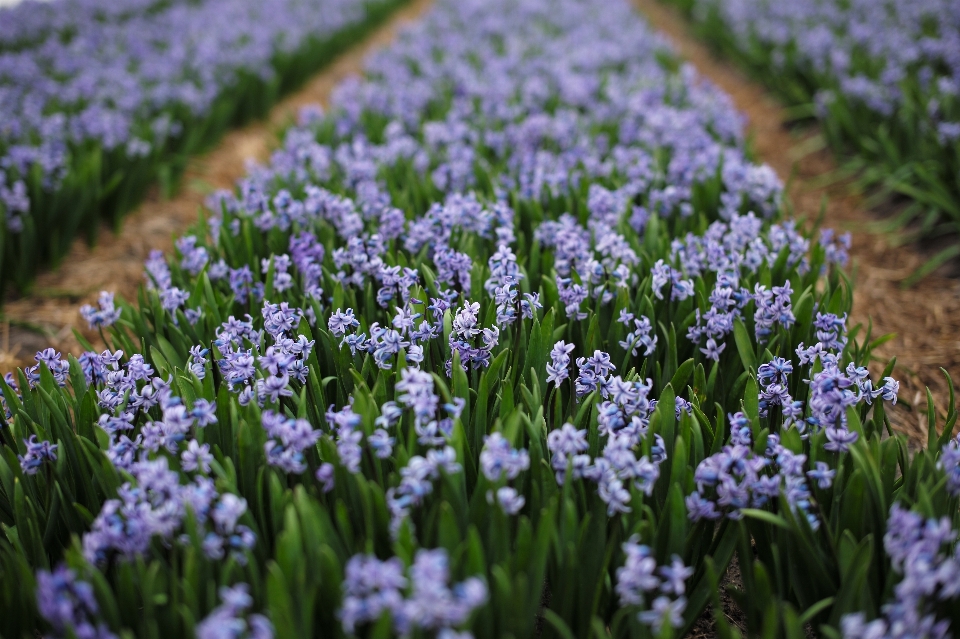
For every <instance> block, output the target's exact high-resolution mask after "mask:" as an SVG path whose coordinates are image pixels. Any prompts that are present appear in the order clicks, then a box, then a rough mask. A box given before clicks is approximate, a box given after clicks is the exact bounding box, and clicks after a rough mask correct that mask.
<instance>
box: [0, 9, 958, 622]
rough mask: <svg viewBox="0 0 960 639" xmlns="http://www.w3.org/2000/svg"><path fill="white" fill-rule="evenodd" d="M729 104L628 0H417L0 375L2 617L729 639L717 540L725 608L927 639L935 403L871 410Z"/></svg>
mask: <svg viewBox="0 0 960 639" xmlns="http://www.w3.org/2000/svg"><path fill="white" fill-rule="evenodd" d="M741 127H742V122H741V118H740V116H739V115H738V114H737V113H736V111H735V110H734V109H733V108H732V107H731V105H730V102H729V100H728V99H727V98H726V96H724V95H723V94H722V93H720V92H719V91H718V90H717V89H715V88H714V87H712V86H710V85H709V84H707V83H705V82H703V81H701V80H699V79H698V78H697V77H696V75H695V73H694V72H693V71H692V70H691V69H690V68H689V67H687V66H684V65H682V64H681V63H680V62H679V61H678V60H677V58H676V57H675V56H674V54H673V53H672V51H671V50H670V49H669V48H668V47H667V46H666V45H665V43H664V41H663V40H662V39H660V38H659V37H658V36H657V35H656V34H654V33H652V32H651V31H650V30H649V29H648V28H647V27H646V26H645V25H644V24H643V23H642V22H641V20H640V18H639V17H638V16H637V15H636V14H635V13H634V12H633V11H632V9H631V7H630V6H629V5H628V4H627V3H626V2H623V1H620V0H618V1H615V2H602V3H601V2H598V1H597V0H439V1H438V2H437V3H436V5H435V6H434V8H433V9H432V10H431V11H430V12H429V13H428V14H427V15H426V16H425V17H424V18H423V19H422V20H421V21H420V22H419V23H417V24H416V25H415V26H413V27H412V28H410V29H409V30H408V31H406V32H405V33H404V34H403V35H402V36H401V37H400V38H399V39H398V41H397V42H395V43H394V44H393V45H391V46H390V47H389V48H387V49H386V50H384V51H383V52H381V53H380V54H378V55H376V56H374V57H373V58H372V59H371V60H370V62H369V64H368V67H367V76H366V78H365V79H363V80H359V79H354V80H349V81H346V82H345V83H344V84H342V85H341V86H340V87H339V89H338V90H337V92H336V95H335V98H334V100H333V104H332V106H331V108H330V110H329V113H323V112H321V111H320V110H318V109H312V110H307V111H305V112H304V113H303V115H302V118H301V122H300V124H299V125H298V126H296V127H294V128H291V129H290V130H289V131H288V132H287V133H286V136H285V138H284V142H283V145H282V146H281V148H279V149H278V150H277V151H276V152H275V153H274V155H273V157H272V158H271V160H270V163H269V165H268V166H260V167H254V168H253V169H251V171H250V173H249V175H248V176H247V178H245V179H244V180H243V181H242V182H241V183H240V184H239V186H238V188H237V190H236V191H234V192H225V193H219V194H217V195H216V196H215V197H213V198H211V202H210V215H209V217H208V218H207V220H206V221H205V222H203V223H202V224H200V225H199V226H198V227H197V228H196V229H194V231H193V232H192V233H190V234H188V235H185V236H183V237H182V238H180V239H179V241H178V242H177V250H176V254H174V255H169V256H164V255H162V254H160V253H155V254H153V255H151V257H150V259H149V260H148V262H147V264H146V286H145V288H144V289H143V290H142V291H141V294H140V296H139V299H138V300H137V303H136V304H131V303H128V302H126V301H122V300H117V299H115V298H114V297H113V296H112V295H110V294H109V293H105V294H103V295H102V296H101V298H100V300H99V302H98V304H97V305H96V306H87V307H84V308H83V309H82V310H81V312H82V314H83V316H84V317H85V318H86V319H87V321H88V322H90V324H91V326H93V327H98V328H100V329H101V332H102V335H103V337H104V341H105V342H106V343H107V345H108V349H107V350H104V351H102V352H100V353H97V352H96V351H94V350H93V349H92V347H91V348H90V350H89V351H88V352H86V353H84V354H83V355H81V356H80V357H78V358H74V357H72V356H71V357H67V358H64V357H63V356H62V355H61V354H60V353H57V352H55V351H53V350H50V349H48V350H46V351H42V352H40V353H38V354H37V365H36V366H33V367H31V368H28V369H26V370H23V371H20V372H19V373H18V375H17V376H15V377H14V376H10V377H8V378H7V379H6V381H5V383H4V384H2V385H0V388H2V389H3V396H4V409H5V411H6V420H7V424H6V427H5V428H2V429H0V437H2V443H3V445H2V447H0V521H2V523H3V524H4V529H3V530H4V536H0V610H2V611H3V613H4V614H2V615H0V632H2V633H3V635H4V636H12V637H19V636H23V635H25V634H26V635H29V634H31V633H36V632H37V631H39V632H41V633H45V634H46V635H47V636H62V637H66V636H73V635H75V636H82V637H98V638H104V639H105V638H108V637H116V636H137V637H140V636H143V637H148V636H194V635H195V636H197V637H200V638H202V639H212V638H214V637H257V638H259V639H265V638H267V637H271V636H280V637H288V636H289V637H311V636H331V635H334V636H371V637H372V636H405V637H407V636H421V637H433V636H436V637H442V638H444V639H455V638H458V637H459V638H464V637H503V636H516V637H529V636H534V635H539V636H558V637H571V636H576V637H585V636H591V635H593V634H597V635H599V636H610V637H650V636H662V637H667V636H682V635H683V634H686V633H687V632H688V631H689V630H690V629H691V628H693V626H694V624H696V623H697V622H698V620H700V619H701V618H702V617H703V616H704V615H706V616H708V617H712V618H714V619H715V621H714V623H715V624H716V625H717V626H718V629H719V630H720V631H721V632H726V631H728V630H729V628H728V627H727V621H726V617H725V615H724V610H723V608H722V602H721V600H720V598H719V591H720V590H719V589H720V587H721V585H720V580H721V577H722V575H723V574H724V573H725V571H726V570H727V568H728V567H729V566H730V565H731V563H732V562H733V561H736V562H737V564H738V566H739V570H740V574H741V581H742V586H741V587H740V588H738V589H736V590H735V591H734V593H733V594H734V596H735V599H736V600H737V603H738V605H739V607H740V608H741V610H742V611H743V613H744V617H745V621H746V624H747V632H749V633H750V634H760V633H761V632H767V633H770V632H772V633H776V632H783V633H784V634H786V635H787V636H801V634H800V633H803V632H807V631H808V629H809V630H813V631H814V632H816V633H818V634H823V635H824V636H838V635H840V634H843V635H846V636H848V637H851V638H859V637H881V636H887V635H889V636H907V635H908V634H910V633H919V634H917V636H922V635H923V634H924V633H925V634H926V636H943V635H944V633H945V632H946V630H947V629H948V628H949V627H950V624H951V623H952V622H954V621H957V620H956V619H955V617H956V615H957V614H958V612H957V610H958V608H957V606H956V605H955V603H956V601H955V598H956V595H957V592H956V587H955V584H956V583H957V579H956V577H957V574H956V573H957V570H958V566H960V563H958V555H957V532H956V531H957V528H958V524H960V522H958V521H957V503H958V502H957V496H958V494H960V469H958V462H960V445H958V443H957V442H956V441H954V440H951V439H950V433H951V432H952V429H953V426H954V423H955V421H956V411H955V407H954V406H953V404H951V405H950V406H949V407H948V409H947V413H948V423H947V424H946V426H945V428H944V429H943V432H944V435H943V436H942V437H939V438H938V437H937V434H936V433H937V431H936V429H935V428H934V429H932V430H931V435H930V441H929V444H928V446H927V448H926V449H925V450H923V451H920V452H918V453H915V454H910V453H909V452H908V450H907V447H906V441H905V439H904V438H903V437H902V436H897V435H896V434H895V433H893V432H892V431H891V430H890V426H889V419H888V418H887V416H886V410H887V406H888V405H889V404H892V403H896V400H897V391H898V385H897V382H896V381H895V380H894V379H893V378H892V377H890V372H891V371H892V368H893V365H892V364H890V365H889V366H888V367H887V370H885V371H884V372H883V373H882V374H880V375H871V374H870V372H869V370H868V369H867V364H869V363H870V362H871V361H872V348H873V346H874V345H875V344H876V343H877V341H878V338H877V337H876V336H873V335H871V334H870V332H869V329H867V328H865V327H862V326H857V327H849V326H848V325H847V321H846V314H847V312H848V311H849V308H850V305H851V303H852V293H851V290H850V286H849V283H848V281H847V280H846V279H845V277H844V275H843V273H842V270H841V269H842V266H843V265H844V263H845V262H846V259H847V256H846V247H847V246H848V239H847V238H845V237H842V236H837V235H835V234H834V233H832V232H830V231H827V230H822V231H820V232H819V235H818V236H817V237H816V239H812V238H811V236H810V235H809V234H808V233H807V232H805V231H804V230H802V228H801V227H800V226H798V225H797V224H796V222H795V221H792V220H783V219H781V218H780V215H781V207H780V195H781V185H780V182H779V181H778V180H777V178H776V176H775V175H774V174H773V173H772V171H771V170H770V169H769V168H768V167H764V166H758V165H756V164H754V163H753V162H751V161H750V160H749V158H748V156H747V153H746V151H745V149H744V145H743V140H742V138H741ZM879 339H880V340H882V338H879ZM930 414H931V415H935V414H936V411H935V410H934V407H932V406H931V408H930ZM13 584H15V585H13ZM34 593H35V594H36V596H35V597H34ZM13 611H16V614H13ZM771 629H772V630H771ZM71 633H73V635H71ZM911 636H913V635H911Z"/></svg>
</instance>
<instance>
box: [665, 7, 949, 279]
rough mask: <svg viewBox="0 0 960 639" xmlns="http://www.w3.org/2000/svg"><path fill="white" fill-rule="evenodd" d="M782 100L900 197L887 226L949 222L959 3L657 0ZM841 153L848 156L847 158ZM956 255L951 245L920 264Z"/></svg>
mask: <svg viewBox="0 0 960 639" xmlns="http://www.w3.org/2000/svg"><path fill="white" fill-rule="evenodd" d="M669 2H670V4H674V5H676V6H678V7H680V8H681V9H682V10H684V11H685V12H686V13H687V14H688V15H689V16H691V17H692V18H693V20H694V23H695V25H696V28H697V33H698V35H700V36H701V37H703V38H705V39H706V40H707V41H709V42H710V43H711V44H713V45H714V46H716V47H717V48H719V49H720V50H721V51H723V52H724V53H725V54H727V55H729V56H731V57H732V58H733V59H736V60H738V61H740V62H741V63H743V64H744V65H745V66H746V67H747V68H749V69H750V70H751V71H752V72H754V73H755V74H756V75H757V76H758V77H759V78H760V79H762V80H763V81H764V82H765V83H767V84H768V85H769V86H771V87H772V88H773V89H774V90H776V91H777V92H778V93H779V94H780V95H781V96H782V97H783V98H785V99H786V101H787V102H788V104H790V105H791V106H792V107H793V111H794V113H795V116H796V117H797V118H798V119H804V118H814V117H815V118H816V119H817V120H818V121H819V123H820V125H821V127H822V131H823V136H824V139H825V141H826V142H827V143H828V144H829V145H830V147H831V148H832V149H833V150H834V151H836V152H838V153H839V154H840V155H841V157H843V158H846V159H847V161H848V162H847V167H846V168H849V169H851V170H854V171H856V172H857V174H858V175H859V176H860V178H862V183H863V184H865V185H871V186H879V187H880V194H879V195H882V194H884V193H891V192H893V193H897V194H900V195H904V196H907V197H908V198H910V199H912V201H913V202H912V204H911V205H910V206H908V207H907V208H906V209H905V210H904V211H903V212H902V213H901V214H899V215H898V216H897V217H896V218H895V219H892V220H891V222H890V224H889V226H888V228H889V229H890V230H898V231H899V230H902V229H904V227H905V226H906V225H907V224H910V223H913V225H912V227H911V229H910V233H911V235H914V236H921V237H939V236H942V235H944V234H951V235H953V234H956V232H957V230H958V229H960V18H958V16H960V3H958V2H957V1H956V0H919V1H916V2H896V1H893V0H891V1H883V2H876V1H874V0H851V1H848V2H847V1H844V2H841V1H838V0H804V1H802V2H789V3H784V2H773V1H770V0H669ZM851 156H852V157H853V159H851ZM957 255H960V243H958V244H953V245H952V246H950V247H948V248H946V249H944V250H943V251H942V252H941V253H940V254H939V255H937V256H935V257H934V258H932V260H931V261H930V263H929V264H928V265H926V266H925V267H924V268H923V269H921V271H920V272H919V273H920V274H923V273H926V272H930V271H931V270H932V269H933V268H935V267H936V266H938V265H939V264H942V263H943V262H944V261H946V260H948V259H951V258H954V257H956V256H957Z"/></svg>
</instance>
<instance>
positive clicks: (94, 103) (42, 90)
mask: <svg viewBox="0 0 960 639" xmlns="http://www.w3.org/2000/svg"><path fill="white" fill-rule="evenodd" d="M399 4H400V0H371V1H369V2H367V1H364V0H322V1H320V0H311V1H309V2H308V1H304V0H271V1H270V2H263V1H251V0H242V1H240V2H237V1H235V0H202V1H199V2H187V1H184V0H177V1H169V0H164V1H158V0H138V1H137V2H135V3H130V2H122V3H107V2H102V1H101V0H57V1H56V2H51V3H39V2H27V3H25V4H23V5H18V6H16V7H13V8H9V9H4V10H2V11H0V113H3V122H2V123H0V273H2V275H0V291H2V289H3V288H4V286H7V285H9V284H10V283H13V284H16V285H17V286H18V287H20V288H23V287H24V286H26V285H28V284H29V282H30V281H31V279H32V277H33V275H34V274H35V272H36V270H37V268H38V267H39V266H42V265H44V264H48V263H50V262H56V261H57V260H58V259H59V258H60V257H62V256H63V255H64V253H65V252H66V251H67V250H68V249H69V246H70V243H71V242H72V240H73V239H74V238H75V237H76V236H77V234H78V233H85V234H86V235H87V236H88V237H90V238H91V239H92V238H93V237H94V236H95V235H96V233H97V229H98V227H99V226H100V225H101V224H103V223H104V222H109V223H113V224H118V223H119V220H120V217H121V216H122V215H123V214H125V213H126V212H127V211H128V210H129V209H131V208H132V207H133V206H135V205H136V204H137V203H138V201H139V200H140V198H141V197H142V196H143V194H144V192H145V191H146V189H147V188H148V187H149V186H150V185H151V184H153V183H155V182H156V181H157V180H159V181H160V183H161V186H162V187H163V188H164V189H166V190H168V191H169V190H170V189H172V188H174V186H175V183H176V180H177V177H178V175H179V173H180V172H181V171H182V170H183V168H184V166H185V163H186V159H187V158H188V157H189V156H190V155H191V154H193V153H196V152H197V151H198V150H201V149H203V148H204V147H206V146H208V145H210V144H212V143H213V142H215V141H216V140H217V138H218V137H219V136H220V135H221V134H222V133H223V131H224V130H225V129H226V128H228V127H229V126H232V125H234V124H236V123H237V122H240V121H243V120H245V119H249V118H250V117H255V116H262V115H263V114H265V113H266V112H267V109H268V108H269V107H270V106H271V105H272V104H273V103H274V101H275V100H276V99H277V97H278V96H279V95H280V94H281V93H283V92H285V91H287V90H289V89H290V88H292V87H293V86H295V85H296V84H297V83H299V82H301V81H302V80H303V79H305V78H306V77H307V76H308V75H309V73H310V72H312V71H313V70H315V69H316V68H318V67H319V66H320V65H322V64H324V63H325V62H326V61H327V60H329V59H330V58H331V57H332V56H333V55H334V54H336V53H337V52H338V51H339V50H340V49H342V48H344V47H345V46H347V45H348V44H349V43H350V42H352V41H355V39H356V37H357V36H358V35H359V34H360V33H361V32H362V31H363V30H364V29H366V28H368V27H369V26H370V25H371V24H373V23H375V22H377V21H379V20H381V19H382V18H384V17H385V16H386V15H387V14H388V13H389V12H390V10H391V9H393V8H394V7H396V6H397V5H399Z"/></svg>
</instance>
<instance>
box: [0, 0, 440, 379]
mask: <svg viewBox="0 0 960 639" xmlns="http://www.w3.org/2000/svg"><path fill="white" fill-rule="evenodd" d="M429 5H430V0H413V1H412V2H410V4H408V5H406V6H404V7H403V8H401V9H399V10H398V11H397V12H396V14H394V15H393V16H392V17H391V18H390V20H389V21H388V22H387V23H386V24H384V25H383V26H381V27H380V28H378V29H377V30H376V31H374V32H373V33H372V34H370V35H369V36H368V37H367V38H365V39H364V40H362V41H360V42H358V43H357V44H356V46H354V47H352V48H351V49H349V50H348V51H346V52H344V53H343V54H342V55H340V56H339V57H337V58H336V60H334V61H333V62H332V63H331V64H330V65H329V66H327V67H326V68H324V69H323V70H322V71H321V72H319V73H318V74H317V75H316V76H315V77H314V78H313V79H312V80H310V81H309V82H308V83H307V84H305V85H304V86H303V87H302V88H301V89H300V90H298V91H297V92H295V93H293V94H291V95H289V96H288V97H287V98H285V99H284V100H283V101H281V102H280V103H279V104H277V105H276V106H275V107H274V108H273V109H272V110H271V112H270V115H269V117H268V118H267V119H266V120H263V121H260V122H254V123H252V124H250V125H248V126H245V127H243V128H241V129H237V130H234V131H231V132H230V133H228V134H227V135H226V136H225V137H224V139H223V140H222V141H221V142H220V143H219V144H218V145H217V147H216V148H215V149H214V150H212V151H211V152H209V153H207V154H205V155H202V156H199V157H197V158H194V159H193V160H191V162H190V164H189V166H188V168H187V170H186V172H185V173H184V175H183V178H182V181H181V185H180V189H179V191H178V193H177V194H176V195H175V196H174V197H173V198H170V199H165V198H163V197H161V195H160V192H159V189H153V190H152V191H151V193H150V194H149V195H148V196H147V198H146V200H145V201H144V202H143V203H142V204H141V205H140V206H139V207H138V208H137V210H136V211H134V212H133V213H131V214H130V215H128V216H127V217H126V218H124V220H123V226H122V229H121V230H120V232H119V233H112V232H110V231H106V230H105V231H104V232H103V233H101V234H100V241H99V242H98V244H97V245H96V246H95V247H92V248H91V247H90V246H89V245H88V244H87V243H86V242H85V241H84V240H78V241H76V242H75V243H74V245H73V247H72V248H71V251H70V253H69V255H67V256H66V257H64V259H63V262H62V266H61V267H60V268H59V269H57V270H51V271H47V272H45V273H43V274H41V275H40V276H39V277H38V278H37V281H36V283H35V284H34V286H33V289H32V290H31V292H30V293H29V294H27V295H24V296H20V297H9V298H8V299H6V300H4V304H3V308H2V309H0V313H2V315H0V373H5V372H8V371H10V370H12V369H13V368H15V367H19V366H25V365H32V364H33V363H34V360H33V356H34V353H36V352H37V351H38V350H40V349H43V348H46V347H48V346H53V347H55V348H56V349H58V350H60V351H62V352H64V353H73V354H79V353H81V352H82V351H83V349H82V348H81V347H80V344H79V343H78V341H77V340H76V338H75V337H74V335H73V329H77V330H79V331H80V332H81V333H83V334H84V336H85V337H86V338H87V339H89V340H90V341H91V342H92V343H94V344H97V343H98V342H99V336H98V335H97V333H96V332H93V331H90V330H89V329H88V328H87V325H86V322H84V321H83V320H82V318H81V317H80V314H79V312H78V309H79V307H80V306H81V305H82V304H95V303H96V298H97V295H98V294H99V292H100V291H103V290H106V291H113V292H115V293H116V294H117V295H119V296H123V297H125V298H127V299H135V298H136V293H137V287H138V286H139V285H140V284H141V282H143V262H144V260H145V259H146V258H147V255H148V254H149V253H150V251H151V250H153V249H160V250H162V251H169V250H172V248H173V241H174V238H175V237H176V236H178V235H179V234H181V233H183V232H184V231H185V230H186V229H187V228H188V227H189V226H190V225H191V224H193V223H195V222H196V221H197V220H198V219H199V216H200V215H201V214H202V210H203V203H204V200H205V198H206V197H207V196H208V195H209V194H210V193H212V192H213V191H215V190H217V189H229V188H233V186H234V184H235V183H236V181H237V180H239V179H240V178H242V177H243V176H244V175H245V174H246V167H247V163H248V162H250V161H258V162H263V161H266V160H267V159H268V158H269V154H270V151H271V149H272V148H275V146H276V145H277V143H278V135H277V134H278V132H279V131H280V129H281V128H282V127H283V126H284V125H285V124H288V123H290V122H292V121H294V120H295V119H296V116H297V113H298V112H299V111H300V109H301V108H303V107H304V106H307V105H310V104H318V103H319V104H321V105H324V106H326V104H327V101H328V99H329V97H330V93H331V91H332V90H333V89H334V87H336V86H337V85H338V84H339V83H340V82H341V81H342V80H343V79H344V78H346V77H347V76H350V75H357V74H360V73H361V72H362V71H363V64H364V60H365V59H366V57H367V56H368V55H369V54H370V53H371V52H372V51H373V50H374V49H377V48H380V47H383V46H384V45H386V44H387V43H389V42H390V41H391V40H393V38H394V37H395V36H396V34H397V32H398V30H399V29H401V28H402V27H403V26H404V25H406V24H408V23H409V22H411V21H412V20H415V19H416V18H417V17H419V16H420V15H421V14H422V13H423V12H424V11H425V10H426V9H427V7H428V6H429Z"/></svg>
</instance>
